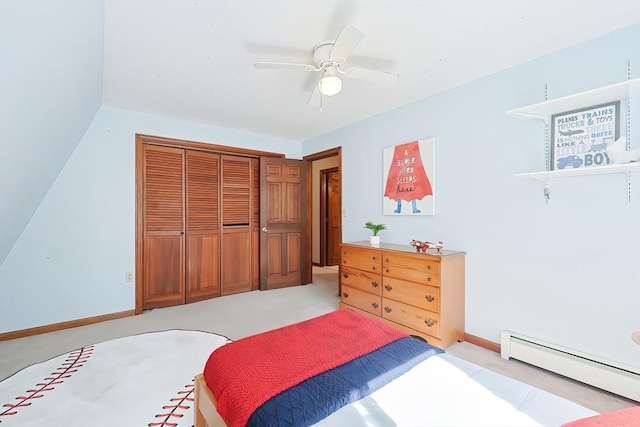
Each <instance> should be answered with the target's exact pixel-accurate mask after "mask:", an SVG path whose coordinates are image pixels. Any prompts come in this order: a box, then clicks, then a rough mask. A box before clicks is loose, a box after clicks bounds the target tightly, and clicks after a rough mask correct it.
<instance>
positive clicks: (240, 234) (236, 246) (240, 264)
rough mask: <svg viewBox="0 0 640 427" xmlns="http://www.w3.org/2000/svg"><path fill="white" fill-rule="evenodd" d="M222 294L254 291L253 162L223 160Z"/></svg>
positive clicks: (248, 159)
mask: <svg viewBox="0 0 640 427" xmlns="http://www.w3.org/2000/svg"><path fill="white" fill-rule="evenodd" d="M221 162H222V167H221V177H220V181H221V184H222V185H221V187H222V188H221V193H222V200H221V209H222V251H221V252H222V289H221V295H229V294H235V293H238V292H245V291H250V290H251V282H252V280H251V267H252V262H251V258H252V253H251V252H252V251H251V216H252V212H251V188H252V186H253V182H252V180H251V159H250V158H247V157H238V156H226V155H225V156H222V157H221Z"/></svg>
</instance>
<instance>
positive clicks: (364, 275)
mask: <svg viewBox="0 0 640 427" xmlns="http://www.w3.org/2000/svg"><path fill="white" fill-rule="evenodd" d="M340 283H341V284H342V286H349V287H351V288H356V289H360V290H361V291H365V292H369V293H370V294H374V295H377V296H380V295H382V277H381V276H380V275H379V274H375V273H368V272H366V271H362V270H356V269H354V268H350V267H346V266H342V272H341V274H340Z"/></svg>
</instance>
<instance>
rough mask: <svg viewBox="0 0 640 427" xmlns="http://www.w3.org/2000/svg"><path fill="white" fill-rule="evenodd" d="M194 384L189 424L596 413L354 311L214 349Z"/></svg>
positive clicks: (454, 422) (424, 422) (528, 421)
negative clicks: (193, 400)
mask: <svg viewBox="0 0 640 427" xmlns="http://www.w3.org/2000/svg"><path fill="white" fill-rule="evenodd" d="M365 371H366V372H365ZM368 371H373V373H372V372H368ZM195 384H196V385H195V414H194V419H195V427H204V426H209V427H214V426H216V427H217V426H244V425H248V426H258V425H317V426H354V427H357V426H374V425H380V426H428V425H435V426H472V425H483V426H532V425H543V426H560V425H562V424H565V423H567V422H570V421H574V420H577V419H582V418H586V417H591V416H596V415H598V414H597V413H595V412H593V411H591V410H589V409H587V408H584V407H582V406H580V405H577V404H575V403H573V402H570V401H568V400H566V399H563V398H561V397H559V396H555V395H553V394H550V393H547V392H545V391H542V390H539V389H536V388H534V387H531V386H529V385H526V384H524V383H521V382H519V381H516V380H513V379H510V378H507V377H505V376H502V375H500V374H497V373H495V372H492V371H490V370H487V369H484V368H481V367H479V366H477V365H474V364H472V363H469V362H466V361H464V360H462V359H459V358H457V357H455V356H452V355H449V354H447V353H446V352H444V351H442V350H441V349H438V348H436V347H432V346H430V345H429V344H428V343H426V342H425V341H424V340H422V339H420V338H418V337H412V336H410V335H407V334H405V333H403V332H400V331H397V330H395V329H393V328H391V327H389V326H388V325H386V324H384V323H382V322H381V321H379V320H376V319H372V318H369V317H365V316H363V315H361V314H358V313H355V312H353V311H350V310H338V311H335V312H332V313H329V314H326V315H323V316H319V317H317V318H314V319H310V320H308V321H305V322H300V323H296V324H294V325H289V326H286V327H284V328H279V329H275V330H273V331H268V332H265V333H263V334H258V335H254V336H252V337H248V338H244V339H241V340H238V341H235V342H233V343H229V344H226V345H224V346H222V347H219V348H217V349H216V350H215V351H213V353H212V354H211V356H210V357H209V359H208V361H207V364H206V365H205V367H204V370H203V372H202V373H201V374H199V375H197V376H196V381H195Z"/></svg>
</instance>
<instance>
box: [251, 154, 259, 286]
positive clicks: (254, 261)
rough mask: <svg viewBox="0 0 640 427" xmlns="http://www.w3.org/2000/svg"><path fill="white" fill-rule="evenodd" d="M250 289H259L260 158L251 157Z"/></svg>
mask: <svg viewBox="0 0 640 427" xmlns="http://www.w3.org/2000/svg"><path fill="white" fill-rule="evenodd" d="M251 181H252V183H253V187H252V189H251V191H252V193H251V204H252V205H251V212H252V214H251V290H252V291H257V290H258V289H260V159H251Z"/></svg>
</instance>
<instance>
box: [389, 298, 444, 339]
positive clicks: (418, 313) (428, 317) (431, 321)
mask: <svg viewBox="0 0 640 427" xmlns="http://www.w3.org/2000/svg"><path fill="white" fill-rule="evenodd" d="M382 317H383V318H385V319H388V320H391V321H393V322H397V323H399V324H401V325H404V326H407V327H409V328H411V329H415V330H417V331H420V332H423V333H425V334H428V335H431V336H434V337H436V338H440V315H439V314H438V313H432V312H430V311H427V310H422V309H419V308H417V307H414V306H412V305H408V304H403V303H401V302H398V301H394V300H391V299H389V298H382Z"/></svg>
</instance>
